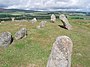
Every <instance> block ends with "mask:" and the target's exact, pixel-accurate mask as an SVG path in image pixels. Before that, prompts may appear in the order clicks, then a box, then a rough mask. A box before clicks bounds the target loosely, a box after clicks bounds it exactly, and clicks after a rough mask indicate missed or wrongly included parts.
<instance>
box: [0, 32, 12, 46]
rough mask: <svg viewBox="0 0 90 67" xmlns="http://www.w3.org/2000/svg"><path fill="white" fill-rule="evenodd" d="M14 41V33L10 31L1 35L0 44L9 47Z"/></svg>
mask: <svg viewBox="0 0 90 67" xmlns="http://www.w3.org/2000/svg"><path fill="white" fill-rule="evenodd" d="M12 41H13V38H12V35H11V33H10V32H3V33H2V34H1V36H0V46H1V47H7V46H9V45H10V44H11V43H12Z"/></svg>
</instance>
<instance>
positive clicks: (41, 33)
mask: <svg viewBox="0 0 90 67" xmlns="http://www.w3.org/2000/svg"><path fill="white" fill-rule="evenodd" d="M40 21H41V20H39V21H38V22H37V23H36V24H35V25H32V24H31V23H30V22H22V23H20V22H19V23H17V22H13V23H11V22H7V23H2V24H0V33H2V32H5V31H9V32H11V33H12V35H13V37H14V34H15V32H17V31H18V30H19V29H20V28H22V27H25V28H27V30H28V36H27V37H26V38H23V39H21V40H14V42H13V43H12V44H11V45H10V46H9V47H8V48H6V49H4V48H0V67H46V64H47V60H48V57H49V54H50V52H51V48H52V45H53V43H54V42H55V39H56V37H58V36H62V35H67V36H69V37H70V38H71V39H72V41H73V44H74V46H73V54H72V67H90V20H82V19H81V20H80V19H79V20H69V21H70V24H71V25H72V26H73V30H71V31H69V30H66V29H63V28H61V27H59V25H62V23H61V21H60V20H57V21H56V23H50V21H48V22H47V23H46V27H45V28H42V29H36V27H37V26H38V25H39V23H40Z"/></svg>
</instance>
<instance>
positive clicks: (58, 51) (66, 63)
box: [47, 36, 73, 67]
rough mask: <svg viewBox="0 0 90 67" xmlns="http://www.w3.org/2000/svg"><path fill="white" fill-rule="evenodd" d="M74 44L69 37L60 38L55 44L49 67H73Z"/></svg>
mask: <svg viewBox="0 0 90 67" xmlns="http://www.w3.org/2000/svg"><path fill="white" fill-rule="evenodd" d="M72 47H73V43H72V41H71V39H70V38H69V37H67V36H59V37H57V39H56V41H55V42H54V44H53V47H52V50H51V54H50V57H49V60H48V63H47V67H71V55H72Z"/></svg>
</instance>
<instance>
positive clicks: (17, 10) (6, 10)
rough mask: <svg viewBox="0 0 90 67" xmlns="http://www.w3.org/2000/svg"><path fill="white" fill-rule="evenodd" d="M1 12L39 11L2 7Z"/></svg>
mask: <svg viewBox="0 0 90 67" xmlns="http://www.w3.org/2000/svg"><path fill="white" fill-rule="evenodd" d="M0 12H7V13H11V12H26V13H30V12H37V11H34V10H22V9H3V8H0Z"/></svg>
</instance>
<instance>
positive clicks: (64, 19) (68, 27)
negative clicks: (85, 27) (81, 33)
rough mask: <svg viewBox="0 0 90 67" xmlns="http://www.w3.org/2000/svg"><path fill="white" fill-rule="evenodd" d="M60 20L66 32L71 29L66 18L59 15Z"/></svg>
mask: <svg viewBox="0 0 90 67" xmlns="http://www.w3.org/2000/svg"><path fill="white" fill-rule="evenodd" d="M59 18H60V20H61V21H62V23H63V26H64V27H65V28H66V29H68V30H71V29H72V26H71V24H70V23H69V21H68V19H67V18H66V16H65V15H64V14H61V15H60V16H59Z"/></svg>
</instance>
